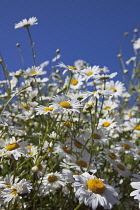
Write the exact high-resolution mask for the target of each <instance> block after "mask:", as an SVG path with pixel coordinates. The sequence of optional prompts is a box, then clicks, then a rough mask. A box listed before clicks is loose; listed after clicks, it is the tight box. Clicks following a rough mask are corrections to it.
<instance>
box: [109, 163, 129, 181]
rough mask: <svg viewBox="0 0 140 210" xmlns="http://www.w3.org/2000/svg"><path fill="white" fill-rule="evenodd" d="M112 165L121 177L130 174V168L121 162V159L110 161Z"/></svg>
mask: <svg viewBox="0 0 140 210" xmlns="http://www.w3.org/2000/svg"><path fill="white" fill-rule="evenodd" d="M112 164H113V167H114V169H115V170H116V171H118V173H119V174H120V175H121V176H123V177H128V176H130V175H131V172H130V170H129V169H128V168H127V167H126V166H125V165H124V163H122V162H121V161H118V160H117V161H114V162H112Z"/></svg>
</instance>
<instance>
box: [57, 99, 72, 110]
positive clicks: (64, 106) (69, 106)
mask: <svg viewBox="0 0 140 210" xmlns="http://www.w3.org/2000/svg"><path fill="white" fill-rule="evenodd" d="M59 105H60V106H62V107H63V108H65V109H71V108H72V106H71V104H70V103H69V102H67V101H62V102H60V104H59Z"/></svg>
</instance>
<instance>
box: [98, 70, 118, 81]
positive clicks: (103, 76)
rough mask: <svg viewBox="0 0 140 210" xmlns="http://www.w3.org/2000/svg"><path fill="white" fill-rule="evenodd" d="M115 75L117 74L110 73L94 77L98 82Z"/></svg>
mask: <svg viewBox="0 0 140 210" xmlns="http://www.w3.org/2000/svg"><path fill="white" fill-rule="evenodd" d="M116 75H117V72H114V73H111V74H100V75H97V76H96V79H100V80H107V79H111V78H113V77H115V76H116Z"/></svg>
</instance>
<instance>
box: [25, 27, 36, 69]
mask: <svg viewBox="0 0 140 210" xmlns="http://www.w3.org/2000/svg"><path fill="white" fill-rule="evenodd" d="M26 28H27V32H28V35H29V39H30V44H31V50H32V57H33V62H34V66H36V59H35V51H34V42H33V40H32V36H31V33H30V30H29V27H26Z"/></svg>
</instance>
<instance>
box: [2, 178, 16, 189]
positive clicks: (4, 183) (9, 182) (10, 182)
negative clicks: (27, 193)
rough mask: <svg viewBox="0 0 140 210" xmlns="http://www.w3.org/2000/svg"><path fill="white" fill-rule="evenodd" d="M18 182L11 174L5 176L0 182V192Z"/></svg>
mask: <svg viewBox="0 0 140 210" xmlns="http://www.w3.org/2000/svg"><path fill="white" fill-rule="evenodd" d="M18 180H19V178H18V177H14V175H11V174H6V176H5V178H4V180H3V179H2V180H0V190H3V189H5V188H10V187H11V186H12V185H13V184H14V183H17V182H18Z"/></svg>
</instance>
